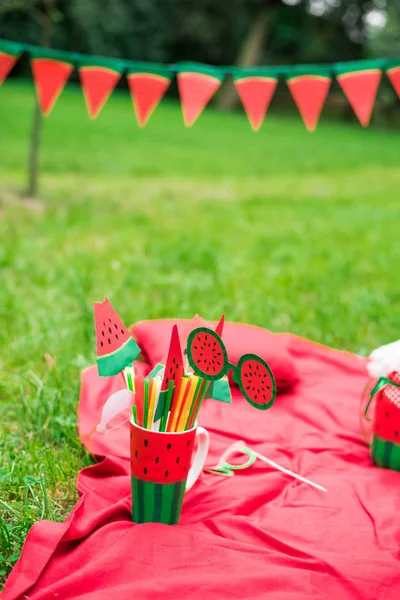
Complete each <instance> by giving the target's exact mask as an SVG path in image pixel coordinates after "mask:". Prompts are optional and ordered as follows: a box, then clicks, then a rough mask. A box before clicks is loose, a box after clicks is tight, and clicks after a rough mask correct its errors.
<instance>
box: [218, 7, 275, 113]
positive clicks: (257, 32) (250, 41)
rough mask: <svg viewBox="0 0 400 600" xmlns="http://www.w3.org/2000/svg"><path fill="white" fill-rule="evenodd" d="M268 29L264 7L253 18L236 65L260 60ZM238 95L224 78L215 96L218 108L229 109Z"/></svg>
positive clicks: (235, 103) (247, 64) (233, 105)
mask: <svg viewBox="0 0 400 600" xmlns="http://www.w3.org/2000/svg"><path fill="white" fill-rule="evenodd" d="M267 29H268V10H267V9H266V8H264V9H263V10H261V11H260V12H259V13H258V15H257V16H256V18H255V19H254V21H253V23H252V25H251V27H250V29H249V32H248V34H247V36H246V37H245V39H244V42H243V44H242V46H241V48H240V51H239V55H238V57H237V59H236V61H235V65H236V66H238V67H254V66H256V65H258V64H259V63H260V61H261V58H262V54H263V49H264V42H265V38H266V34H267ZM238 100H239V99H238V96H237V94H236V90H235V88H234V86H233V85H232V82H231V81H229V80H228V81H227V80H225V82H224V83H223V84H222V86H221V88H220V91H219V93H218V95H217V98H216V104H217V106H218V108H222V109H223V110H231V109H232V108H234V107H235V106H236V105H237V103H238Z"/></svg>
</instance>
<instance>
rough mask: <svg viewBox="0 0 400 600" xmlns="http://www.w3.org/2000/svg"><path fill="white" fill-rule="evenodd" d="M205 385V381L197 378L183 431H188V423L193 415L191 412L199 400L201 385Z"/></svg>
mask: <svg viewBox="0 0 400 600" xmlns="http://www.w3.org/2000/svg"><path fill="white" fill-rule="evenodd" d="M203 384H204V385H205V381H204V379H203V378H202V377H199V380H198V382H197V386H196V391H195V392H194V396H193V400H192V404H191V405H190V409H189V414H188V418H187V421H186V424H185V430H186V429H189V423H190V419H191V418H192V415H193V411H194V408H195V406H196V403H197V400H198V398H199V395H200V393H201V390H202V385H203Z"/></svg>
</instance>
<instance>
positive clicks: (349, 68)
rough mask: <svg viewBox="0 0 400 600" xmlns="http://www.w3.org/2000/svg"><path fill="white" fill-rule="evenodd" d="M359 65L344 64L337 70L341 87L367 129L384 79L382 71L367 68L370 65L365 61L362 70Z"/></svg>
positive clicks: (337, 77)
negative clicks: (381, 81)
mask: <svg viewBox="0 0 400 600" xmlns="http://www.w3.org/2000/svg"><path fill="white" fill-rule="evenodd" d="M357 65H359V63H349V64H347V65H346V63H343V65H342V66H338V67H337V68H336V72H337V76H336V79H337V80H338V82H339V84H340V87H341V88H342V90H343V92H344V95H345V96H346V98H347V100H348V101H349V103H350V106H351V107H352V109H353V110H354V112H355V114H356V116H357V118H358V120H359V121H360V123H361V125H362V126H363V127H367V126H368V125H369V122H370V120H371V115H372V110H373V108H374V104H375V98H376V94H377V92H378V88H379V83H380V80H381V77H382V72H381V70H380V69H375V68H372V69H369V68H367V65H368V63H367V62H366V61H363V67H365V68H362V69H361V70H360V67H359V66H358V68H357Z"/></svg>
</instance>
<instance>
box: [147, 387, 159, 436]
mask: <svg viewBox="0 0 400 600" xmlns="http://www.w3.org/2000/svg"><path fill="white" fill-rule="evenodd" d="M150 382H151V391H149V414H148V416H147V429H151V426H152V424H153V415H154V405H155V401H156V395H157V379H156V378H155V377H154V378H153V379H151V380H150Z"/></svg>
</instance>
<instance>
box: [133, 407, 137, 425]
mask: <svg viewBox="0 0 400 600" xmlns="http://www.w3.org/2000/svg"><path fill="white" fill-rule="evenodd" d="M132 416H133V422H134V423H137V412H136V406H132Z"/></svg>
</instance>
